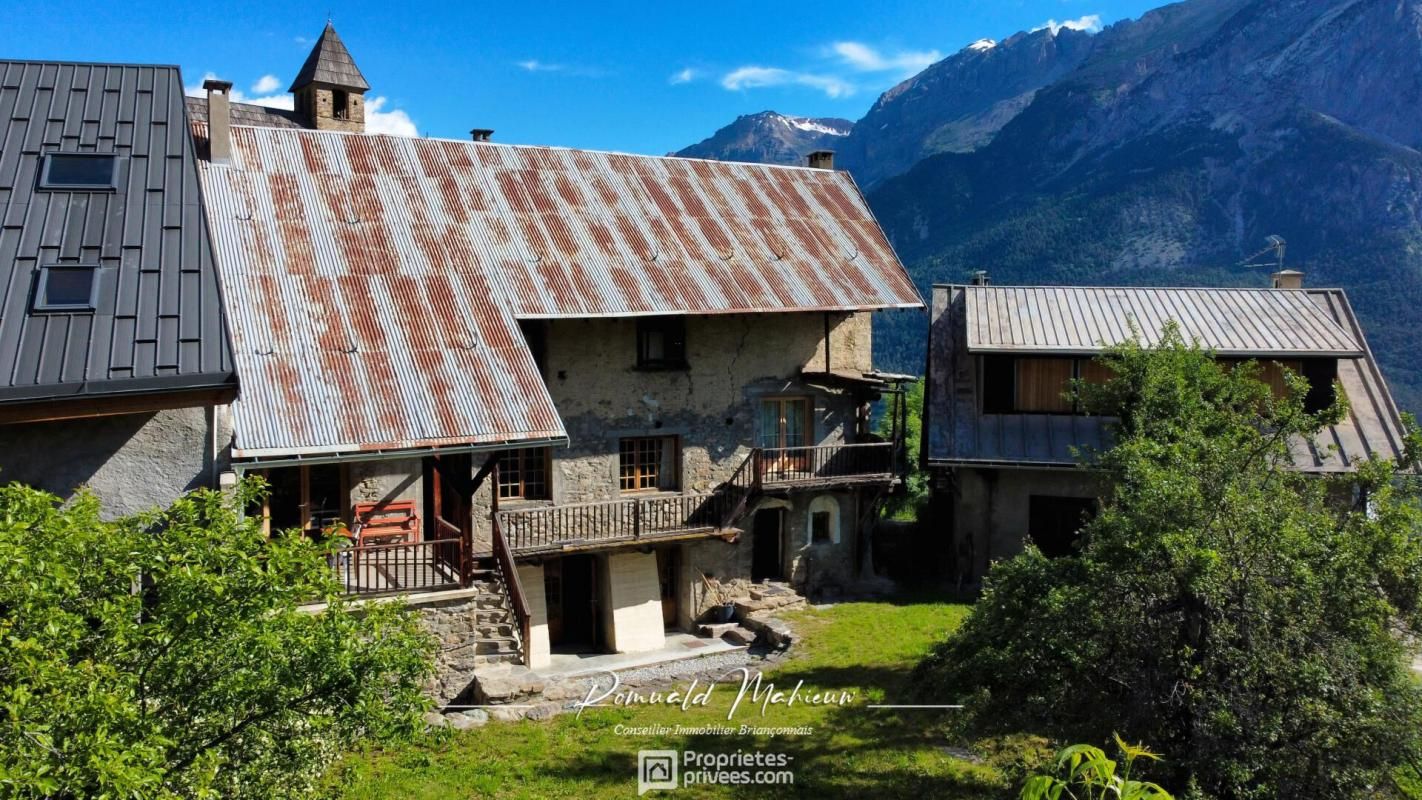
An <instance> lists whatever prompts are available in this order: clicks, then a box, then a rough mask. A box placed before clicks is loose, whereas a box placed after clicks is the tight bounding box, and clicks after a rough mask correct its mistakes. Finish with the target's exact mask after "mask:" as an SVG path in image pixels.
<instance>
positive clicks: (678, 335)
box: [637, 316, 686, 369]
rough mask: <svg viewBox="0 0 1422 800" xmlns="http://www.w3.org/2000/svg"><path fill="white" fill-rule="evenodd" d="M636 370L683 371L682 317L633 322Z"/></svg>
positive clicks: (683, 328)
mask: <svg viewBox="0 0 1422 800" xmlns="http://www.w3.org/2000/svg"><path fill="white" fill-rule="evenodd" d="M637 368H638V369H686V317H682V316H673V317H638V318H637Z"/></svg>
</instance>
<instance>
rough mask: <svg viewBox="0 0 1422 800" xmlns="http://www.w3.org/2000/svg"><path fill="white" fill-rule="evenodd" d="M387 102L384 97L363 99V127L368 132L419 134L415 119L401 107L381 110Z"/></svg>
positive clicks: (400, 134) (399, 134)
mask: <svg viewBox="0 0 1422 800" xmlns="http://www.w3.org/2000/svg"><path fill="white" fill-rule="evenodd" d="M386 102H387V100H386V98H384V97H372V98H370V99H369V100H367V101H365V129H366V131H367V132H369V133H388V134H390V135H391V136H419V135H420V133H419V129H417V128H416V127H415V121H414V120H412V119H410V115H409V114H406V113H405V110H404V109H402V108H396V109H392V110H390V111H382V110H381V109H383V108H385V103H386Z"/></svg>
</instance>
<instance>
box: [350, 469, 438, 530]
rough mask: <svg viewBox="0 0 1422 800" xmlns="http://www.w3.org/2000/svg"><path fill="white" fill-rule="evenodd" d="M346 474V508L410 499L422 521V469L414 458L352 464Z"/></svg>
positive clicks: (424, 510) (423, 513)
mask: <svg viewBox="0 0 1422 800" xmlns="http://www.w3.org/2000/svg"><path fill="white" fill-rule="evenodd" d="M348 471H349V475H350V486H351V494H350V507H351V508H354V507H355V505H356V503H393V502H398V501H405V500H413V501H414V502H415V503H416V508H419V509H420V519H421V520H424V518H425V516H424V515H425V513H426V511H427V510H426V509H425V508H424V507H423V503H424V468H423V463H422V462H421V460H420V459H418V458H395V459H383V460H377V461H353V462H351V464H350V466H349V467H348Z"/></svg>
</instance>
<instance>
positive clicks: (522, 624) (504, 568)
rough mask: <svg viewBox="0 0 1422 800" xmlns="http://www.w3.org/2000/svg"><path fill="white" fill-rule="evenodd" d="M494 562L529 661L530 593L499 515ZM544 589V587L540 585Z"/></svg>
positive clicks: (496, 515) (531, 617) (524, 652)
mask: <svg viewBox="0 0 1422 800" xmlns="http://www.w3.org/2000/svg"><path fill="white" fill-rule="evenodd" d="M494 562H495V563H496V564H498V566H499V572H500V573H501V574H502V575H503V577H504V589H505V591H506V592H507V593H508V596H509V605H510V606H511V607H512V608H513V612H514V618H515V619H517V620H518V631H519V637H518V647H519V655H521V656H522V657H523V663H525V664H527V663H528V658H529V650H528V647H529V638H528V637H529V633H530V630H531V628H530V626H531V625H532V620H533V611H532V609H531V607H530V606H529V605H528V595H526V594H524V591H523V581H521V580H519V577H518V567H517V566H516V565H515V564H514V559H513V551H512V550H511V549H510V548H509V542H508V539H507V538H505V537H504V530H503V527H502V526H500V525H499V515H498V514H495V515H494ZM538 588H539V589H542V587H538Z"/></svg>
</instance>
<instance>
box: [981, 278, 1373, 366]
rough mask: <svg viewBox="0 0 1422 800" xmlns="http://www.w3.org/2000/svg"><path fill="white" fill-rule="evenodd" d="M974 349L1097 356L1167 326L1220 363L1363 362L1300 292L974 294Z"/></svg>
mask: <svg viewBox="0 0 1422 800" xmlns="http://www.w3.org/2000/svg"><path fill="white" fill-rule="evenodd" d="M963 290H964V292H963V293H964V299H965V302H966V304H967V309H966V320H965V321H966V324H967V335H968V350H969V352H974V353H1006V352H1039V353H1062V354H1066V353H1075V354H1089V353H1097V352H1100V351H1101V350H1102V348H1103V345H1114V344H1119V343H1121V342H1123V341H1126V340H1128V339H1129V338H1131V329H1132V327H1134V328H1135V329H1136V331H1137V332H1138V333H1139V336H1140V338H1141V340H1142V341H1143V342H1146V343H1153V342H1157V341H1159V340H1160V335H1161V332H1162V331H1163V329H1164V327H1165V324H1166V322H1167V321H1172V320H1173V321H1174V322H1176V323H1177V324H1178V325H1179V326H1180V331H1181V333H1182V334H1183V335H1184V336H1185V338H1186V339H1187V340H1194V341H1197V342H1199V344H1200V345H1201V346H1203V347H1207V348H1210V349H1212V350H1215V351H1216V352H1218V353H1219V354H1220V355H1230V356H1253V355H1277V356H1283V355H1298V354H1305V353H1306V354H1312V355H1337V356H1359V355H1362V347H1361V346H1360V345H1359V343H1358V342H1357V341H1356V340H1355V339H1354V338H1353V336H1352V335H1351V334H1349V333H1348V332H1347V331H1345V330H1344V329H1343V328H1342V327H1341V326H1339V324H1338V323H1337V322H1336V321H1334V320H1333V319H1332V318H1330V317H1329V316H1328V315H1327V314H1326V313H1325V312H1324V311H1323V310H1322V309H1320V308H1318V307H1317V306H1316V305H1314V303H1313V302H1312V301H1311V299H1310V298H1309V296H1308V295H1307V294H1306V293H1304V292H1300V291H1289V290H1282V291H1281V290H1277V289H1141V288H1108V287H1095V286H1092V287H1079V286H965V287H963Z"/></svg>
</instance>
